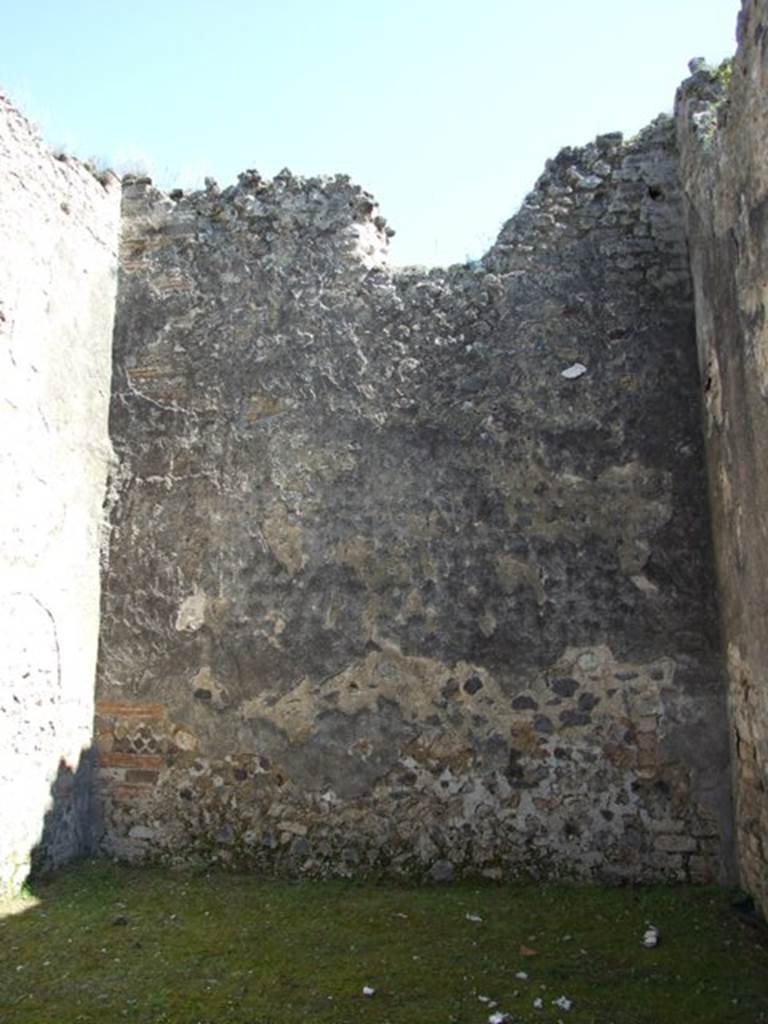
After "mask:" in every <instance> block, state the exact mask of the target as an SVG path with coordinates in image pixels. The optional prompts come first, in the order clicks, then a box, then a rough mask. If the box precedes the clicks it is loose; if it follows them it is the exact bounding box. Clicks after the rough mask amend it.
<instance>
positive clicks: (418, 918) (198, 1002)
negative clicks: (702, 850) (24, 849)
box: [0, 862, 768, 1024]
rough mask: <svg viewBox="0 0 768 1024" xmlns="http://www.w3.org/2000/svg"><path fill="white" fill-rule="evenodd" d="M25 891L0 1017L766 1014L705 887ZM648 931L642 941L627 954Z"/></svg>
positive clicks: (188, 882) (763, 979) (21, 1022)
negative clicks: (648, 941) (656, 934)
mask: <svg viewBox="0 0 768 1024" xmlns="http://www.w3.org/2000/svg"><path fill="white" fill-rule="evenodd" d="M33 891H34V896H35V898H36V900H37V903H36V904H35V902H34V901H33V900H30V901H28V903H27V906H26V909H23V910H22V911H21V912H20V913H19V912H16V913H14V914H9V915H7V916H4V917H2V918H0V1020H2V1021H3V1022H6V1024H45V1022H52V1024H53V1022H56V1024H75V1022H78V1024H80V1022H83V1024H89V1022H96V1021H98V1022H100V1024H101V1022H104V1021H109V1022H114V1021H120V1020H128V1021H131V1022H137V1024H145V1022H146V1024H160V1022H163V1024H288V1022H292V1021H303V1022H307V1024H406V1022H407V1024H484V1022H486V1021H487V1020H488V1018H489V1016H490V1015H491V1013H493V1012H497V1011H503V1012H507V1013H509V1014H510V1015H511V1016H510V1020H511V1021H514V1022H529V1021H535V1022H538V1024H557V1022H558V1021H563V1024H729V1022H739V1024H761V1022H768V941H766V932H765V930H764V926H761V925H759V924H757V923H755V922H753V921H750V920H749V919H746V918H743V917H740V916H739V915H737V914H736V913H735V912H734V911H733V910H732V909H731V907H730V903H729V894H727V893H724V892H722V891H721V890H716V889H701V888H689V887H678V888H670V887H654V888H643V889H634V888H595V887H581V888H579V887H566V886H561V885H533V884H514V885H500V886H492V885H476V884H474V885H473V884H468V883H462V884H455V885H451V886H446V887H441V888H438V887H434V888H419V889H417V888H405V887H395V886H386V887H385V886H373V885H358V884H354V883H341V882H332V883H331V882H328V883H318V882H312V883H310V882H298V883H289V882H273V881H259V880H257V879H254V878H250V877H242V876H232V875H223V874H221V875H219V874H215V875H197V876H182V875H178V874H173V873H169V872H165V871H160V870H138V869H129V868H124V867H118V866H114V865H110V864H108V863H105V862H100V863H99V862H96V863H87V864H81V865H79V866H76V867H73V868H71V869H69V870H67V871H64V872H62V873H61V874H60V875H58V876H56V877H55V878H53V879H52V880H50V881H47V882H45V883H44V884H38V885H37V886H35V887H33ZM18 909H19V908H18V906H17V908H16V910H17V911H18ZM468 915H469V916H468ZM476 917H479V918H481V920H479V921H478V920H474V919H473V918H476ZM649 921H652V922H653V923H654V924H656V925H657V926H658V927H659V929H660V931H661V939H662V941H661V943H660V945H659V946H658V948H656V949H644V948H643V947H642V945H641V938H642V934H643V931H644V930H645V927H646V924H647V922H649ZM518 972H525V973H526V974H527V975H528V978H527V979H522V978H519V977H517V976H516V975H517V974H518ZM364 985H368V986H371V987H372V988H374V989H375V994H374V995H373V996H370V997H365V996H364V995H363V992H362V990H363V986H364ZM481 996H483V997H486V998H487V999H490V1000H492V1001H493V1002H495V1003H497V1004H498V1005H497V1006H496V1007H492V1006H491V1005H490V1004H489V1003H488V1002H483V1001H482V1000H481V999H480V997H481ZM560 996H566V997H567V998H568V999H569V1000H572V1001H573V1006H572V1008H571V1009H570V1010H565V1009H561V1008H559V1007H557V1006H554V1005H553V1000H555V999H556V998H558V997H560ZM535 999H541V1000H542V1004H543V1009H536V1008H534V1005H533V1002H534V1000H535Z"/></svg>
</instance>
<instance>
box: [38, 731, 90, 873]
mask: <svg viewBox="0 0 768 1024" xmlns="http://www.w3.org/2000/svg"><path fill="white" fill-rule="evenodd" d="M95 764H96V757H95V752H94V750H93V749H92V748H90V747H89V748H88V749H85V750H83V751H82V753H81V754H80V758H79V760H78V763H77V766H76V767H75V768H74V769H73V768H72V767H71V766H70V765H69V764H67V762H66V761H65V760H64V758H61V760H60V761H59V767H58V771H57V772H56V778H55V779H54V780H53V782H52V783H51V787H50V804H49V807H48V810H46V812H45V816H44V818H43V822H42V828H41V831H40V839H39V841H38V842H37V843H36V844H35V846H34V847H33V848H32V851H31V853H30V877H31V878H33V877H39V876H40V875H44V874H47V873H49V872H51V871H55V870H56V869H57V868H60V867H61V866H62V865H64V864H66V863H67V862H69V861H72V860H75V859H76V858H78V857H84V856H86V855H87V854H89V853H90V852H91V851H92V850H93V848H94V843H95V839H96V837H97V831H98V822H97V821H96V820H95V819H94V817H93V811H94V800H93V786H92V781H93V772H94V768H95Z"/></svg>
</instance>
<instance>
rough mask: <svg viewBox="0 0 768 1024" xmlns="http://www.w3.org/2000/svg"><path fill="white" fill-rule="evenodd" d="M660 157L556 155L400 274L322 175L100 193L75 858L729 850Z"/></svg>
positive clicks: (638, 875) (498, 860)
mask: <svg viewBox="0 0 768 1024" xmlns="http://www.w3.org/2000/svg"><path fill="white" fill-rule="evenodd" d="M677 167H678V165H677V152H676V146H675V132H674V125H673V123H672V122H671V121H670V120H669V119H664V118H662V119H660V120H659V121H658V122H656V123H655V124H654V125H652V126H651V127H649V128H648V129H647V130H646V131H645V132H643V133H642V134H641V135H640V136H639V137H638V138H637V139H636V140H633V141H632V142H630V143H624V142H623V141H622V139H621V137H620V136H617V135H607V136H603V137H601V138H599V139H598V140H596V142H595V143H593V144H591V145H590V146H588V147H586V148H584V149H580V150H564V151H563V152H562V153H561V154H560V155H559V156H558V157H557V158H556V159H555V160H554V161H551V162H550V164H549V165H548V167H547V169H546V171H545V173H544V175H543V176H542V178H541V179H540V181H539V182H538V184H537V186H536V188H535V190H534V191H533V192H532V193H531V195H530V196H529V197H528V199H527V200H526V203H525V204H524V206H523V208H522V210H521V211H520V212H519V213H518V214H517V216H516V217H514V218H513V219H512V220H511V221H509V222H508V223H507V224H506V225H505V226H504V228H503V229H502V231H501V233H500V236H499V239H498V241H497V243H496V244H495V246H494V247H493V248H492V249H491V251H490V252H489V253H488V254H487V256H486V257H485V258H484V259H483V260H482V261H481V262H480V263H478V264H474V265H468V266H463V267H461V266H459V267H453V268H449V269H448V270H444V271H442V270H441V271H431V272H426V271H422V270H418V269H415V270H405V271H398V272H395V271H393V270H391V269H390V268H388V267H387V265H386V263H385V261H384V254H385V250H386V240H387V231H388V229H387V225H386V222H385V221H384V220H383V219H382V218H381V217H380V216H379V214H378V212H377V209H376V207H375V204H374V202H373V200H372V199H371V197H370V196H369V195H367V194H366V193H364V192H362V191H361V190H360V189H359V188H357V187H355V186H353V185H352V184H350V182H349V181H348V179H345V178H336V179H330V180H328V179H325V180H319V179H296V178H294V177H292V176H291V175H290V174H289V173H287V172H286V173H284V174H281V175H278V177H277V178H276V179H275V180H274V181H272V182H263V181H262V180H261V179H260V178H259V176H258V174H256V173H255V172H246V173H245V174H244V175H241V177H240V181H239V183H238V184H237V185H236V186H234V187H232V188H229V189H226V190H224V191H220V190H219V189H218V187H217V186H216V185H215V183H213V182H209V185H208V187H207V189H206V190H205V191H204V192H198V193H194V194H191V195H183V194H181V193H174V194H171V195H165V194H163V193H162V192H159V191H157V190H156V189H154V188H153V187H152V186H151V183H149V182H148V181H146V180H141V179H134V180H132V181H129V182H127V183H126V184H125V188H124V200H123V226H122V240H121V276H120V287H119V296H118V308H117V320H116V332H115V348H114V358H115V383H114V394H113V399H112V408H111V434H112V439H113V443H114V445H115V449H116V453H117V456H118V460H119V470H118V475H117V476H116V479H115V481H114V503H113V506H112V519H111V521H112V531H111V539H110V550H109V565H108V569H107V572H106V575H105V579H104V604H103V617H102V635H101V657H100V668H99V682H98V691H97V701H98V703H97V716H96V728H95V742H96V745H97V748H98V756H99V769H98V780H97V794H98V801H99V805H100V806H101V807H102V810H103V830H104V831H103V834H102V837H101V849H102V850H103V851H104V852H106V853H109V854H113V855H119V856H121V857H127V858H129V859H136V860H142V859H160V860H164V861H168V862H182V863H210V862H212V861H213V862H218V863H223V864H227V865H233V866H240V867H247V868H256V869H260V870H269V871H281V872H285V873H291V874H299V873H304V874H318V875H323V874H329V873H330V874H365V873H366V872H387V873H395V874H408V875H411V876H415V877H431V878H448V877H454V876H457V875H459V874H462V873H466V874H484V875H486V876H488V877H491V878H499V877H506V876H508V875H510V874H513V873H515V872H519V871H533V872H535V873H540V874H547V875H557V874H561V875H566V876H576V877H600V878H608V879H655V878H693V879H697V880H698V879H714V878H718V877H726V876H727V875H728V870H729V865H728V850H729V838H730V803H729V790H728V773H727V757H728V749H727V726H726V721H725V710H724V701H723V685H722V679H721V675H720V670H719V664H720V663H719V646H718V631H717V618H716V608H715V601H714V586H713V581H712V577H711V572H710V569H711V566H710V557H709V532H708V522H707V515H706V498H705V489H704V473H703V455H702V446H701V436H700V435H701V431H700V423H699V410H698V378H697V367H696V355H695V341H694V323H693V306H692V298H691V290H690V278H689V271H688V264H687V256H686V249H685V240H684V235H683V224H682V211H681V202H680V187H679V182H678V174H677Z"/></svg>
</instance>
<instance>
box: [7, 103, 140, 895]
mask: <svg viewBox="0 0 768 1024" xmlns="http://www.w3.org/2000/svg"><path fill="white" fill-rule="evenodd" d="M119 193H120V187H119V183H118V182H117V179H115V178H110V179H109V180H107V181H106V186H105V185H102V184H101V183H100V182H98V181H97V180H95V178H94V177H93V175H92V174H90V173H89V172H88V170H86V169H85V168H84V167H83V166H81V165H80V164H78V163H77V162H74V161H67V160H56V159H54V158H53V157H52V156H51V155H50V154H49V153H48V152H46V150H45V149H44V147H43V146H42V144H41V142H40V140H39V138H38V137H37V134H36V133H35V131H34V130H33V129H32V127H31V126H30V124H29V123H28V122H27V121H26V120H25V119H24V118H23V117H22V116H21V115H20V114H19V113H18V112H17V111H15V110H14V109H13V108H12V107H11V106H10V105H9V104H8V102H7V101H6V100H5V98H4V97H2V96H0V891H2V890H7V889H10V890H13V889H17V888H18V887H19V885H20V884H21V883H22V882H23V881H24V879H25V877H26V875H27V873H28V870H29V863H30V857H31V855H32V851H33V849H34V850H35V851H36V859H37V863H38V864H40V865H41V866H44V865H55V864H57V863H60V862H62V861H63V860H65V859H68V858H69V857H71V856H72V855H73V854H75V853H77V852H78V851H80V850H82V848H83V845H84V843H85V840H86V836H87V829H88V825H87V822H88V817H89V813H90V795H89V793H90V778H89V772H88V763H89V762H88V756H89V755H88V750H89V748H90V745H91V737H92V719H93V686H94V672H95V664H96V645H97V638H98V618H99V544H100V525H101V518H102V514H101V506H102V501H103V498H104V488H105V482H106V472H107V463H108V458H109V453H110V448H109V442H108V438H107V411H108V401H109V385H110V347H111V333H112V323H113V315H114V301H115V283H116V269H117V267H116V264H117V235H118V218H119V205H120V201H119Z"/></svg>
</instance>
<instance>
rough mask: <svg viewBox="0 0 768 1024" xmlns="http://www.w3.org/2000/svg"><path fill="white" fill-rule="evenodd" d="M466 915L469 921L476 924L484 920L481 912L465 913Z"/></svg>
mask: <svg viewBox="0 0 768 1024" xmlns="http://www.w3.org/2000/svg"><path fill="white" fill-rule="evenodd" d="M464 917H465V918H466V919H467V920H468V921H474V922H475V923H476V924H480V922H481V921H482V920H483V919H482V917H480V915H479V914H465V915H464Z"/></svg>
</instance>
